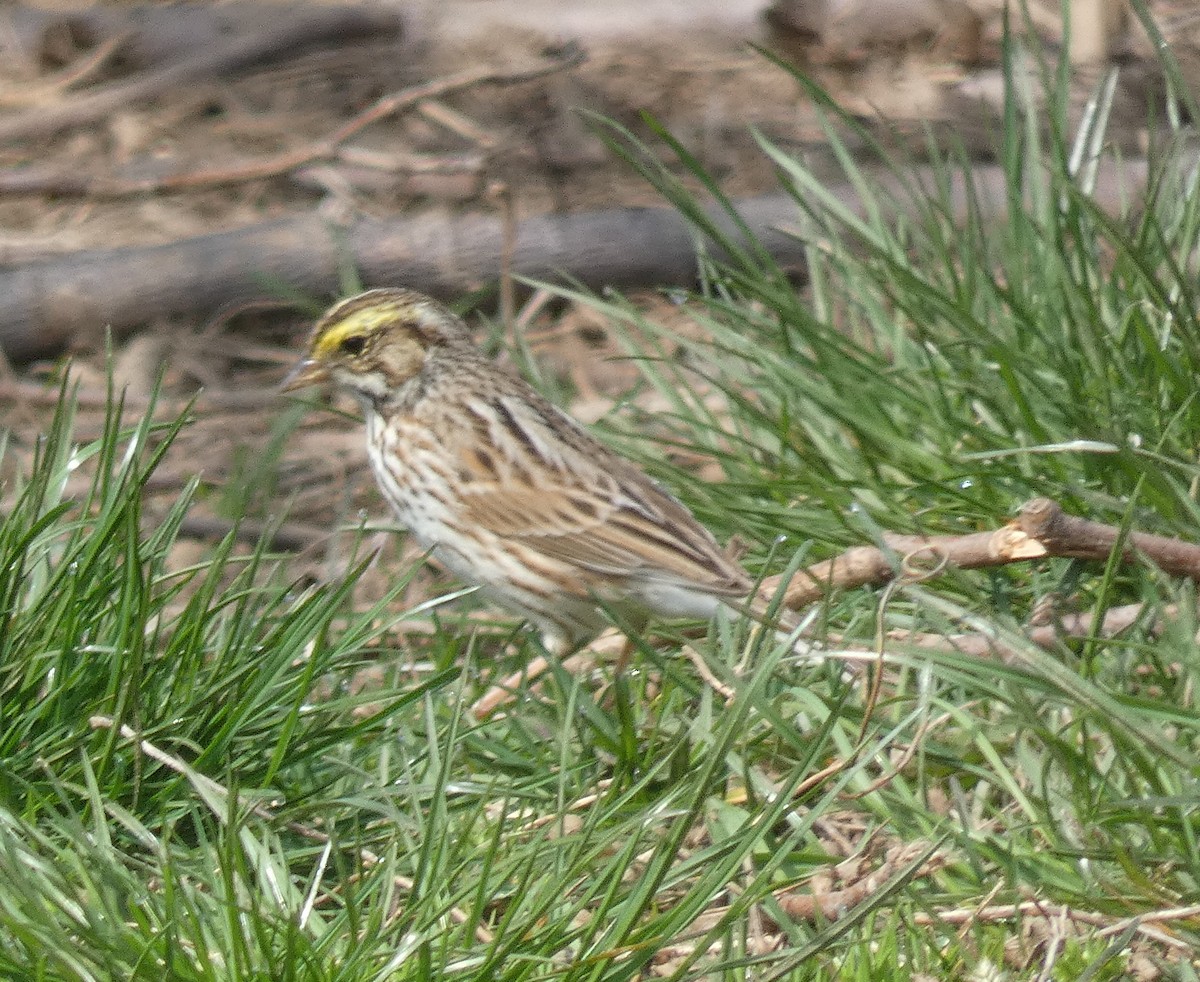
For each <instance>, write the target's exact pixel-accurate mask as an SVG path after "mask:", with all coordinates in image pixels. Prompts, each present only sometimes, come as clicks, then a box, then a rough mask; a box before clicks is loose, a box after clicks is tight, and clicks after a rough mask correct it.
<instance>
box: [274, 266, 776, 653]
mask: <svg viewBox="0 0 1200 982" xmlns="http://www.w3.org/2000/svg"><path fill="white" fill-rule="evenodd" d="M325 383H332V384H333V385H334V386H335V387H337V388H338V389H340V390H342V391H344V392H347V393H349V394H350V395H351V396H353V397H354V398H355V399H356V400H357V401H358V404H359V406H360V407H361V409H362V414H363V417H364V420H365V423H366V442H367V454H368V457H369V459H370V463H371V468H372V470H373V472H374V476H375V480H376V482H377V483H378V485H379V490H380V491H381V493H382V495H383V497H384V498H385V499H386V500H387V502H388V503H389V504H390V506H391V508H392V510H393V511H394V513H395V516H396V518H397V520H398V521H399V523H400V524H401V525H403V526H404V527H405V528H406V529H407V530H408V533H409V534H410V535H411V536H412V538H413V539H414V540H415V541H416V542H417V543H418V544H419V545H420V546H421V547H422V548H423V549H425V550H427V551H428V552H429V553H430V554H431V555H432V556H433V558H434V559H435V560H437V561H438V562H439V563H440V564H441V565H442V566H444V567H445V568H446V569H448V570H449V571H450V572H451V573H453V574H454V575H455V576H456V577H458V578H459V579H460V580H462V581H463V582H465V583H468V584H473V585H476V586H478V587H480V588H481V590H482V591H483V593H484V595H485V596H487V597H488V598H490V599H491V600H492V601H493V602H494V603H495V604H497V605H498V606H500V607H502V608H505V609H507V610H509V611H510V612H513V613H515V614H517V615H518V616H520V617H521V618H524V619H525V620H527V621H528V622H529V623H530V624H531V625H532V626H533V627H534V628H536V629H537V630H538V631H540V633H541V639H542V644H543V646H544V648H545V649H546V651H547V652H548V653H549V654H551V655H555V656H563V655H566V654H568V653H570V652H572V651H574V650H576V649H578V648H579V647H581V646H582V645H584V644H585V643H586V642H587V641H589V640H590V639H592V638H593V637H594V636H595V635H596V634H598V633H599V632H600V631H602V630H603V629H604V628H605V627H607V626H610V625H611V624H612V620H611V619H610V616H609V613H608V612H613V613H615V614H616V615H617V617H618V619H619V620H625V619H627V620H628V623H630V624H634V625H644V624H645V623H647V622H648V621H649V620H651V619H655V618H658V619H672V620H673V619H691V620H706V619H709V618H711V617H712V616H713V615H714V614H716V612H717V611H718V610H720V609H721V608H722V607H728V608H732V609H734V610H741V611H747V610H750V609H751V608H753V607H755V606H756V605H757V604H758V601H756V600H755V599H754V596H753V595H754V583H753V581H752V580H751V579H750V577H749V576H748V575H747V574H746V572H745V570H743V569H742V568H741V566H740V565H739V564H738V563H737V562H735V561H734V560H733V559H732V558H731V557H730V555H729V554H728V553H727V552H726V551H725V550H723V549H722V548H721V546H719V545H718V543H717V541H716V539H715V538H714V537H713V535H712V533H711V532H709V530H708V529H707V528H705V527H704V525H702V524H701V523H700V522H699V521H698V520H697V519H696V517H695V516H694V515H693V514H692V512H691V511H689V510H688V508H687V507H685V506H684V505H683V504H682V503H681V502H680V501H679V500H678V499H677V498H675V497H674V496H673V495H672V494H670V493H669V492H668V491H666V490H665V489H664V488H663V487H662V486H660V485H659V484H658V483H657V482H656V481H654V480H653V479H651V478H650V477H649V476H648V475H647V474H646V473H645V472H644V471H643V470H641V469H640V468H639V467H638V466H637V465H635V464H634V463H633V462H632V461H630V460H629V459H627V458H625V457H623V456H621V455H620V454H618V453H617V452H616V451H614V450H613V449H612V448H610V447H608V446H607V445H605V444H604V443H602V442H601V441H600V440H598V439H597V438H596V437H594V436H592V435H591V434H590V433H589V432H588V431H587V430H586V429H584V427H583V426H582V425H581V424H580V423H578V422H577V421H576V420H574V419H573V418H572V417H570V416H569V415H567V413H565V412H564V411H563V410H561V409H559V408H558V407H557V406H555V405H554V404H553V403H551V402H550V401H549V400H547V399H546V398H544V397H543V396H542V395H540V394H539V393H538V392H537V391H536V390H535V389H534V388H533V387H532V386H531V385H530V384H529V383H528V382H526V381H524V380H523V379H522V378H520V377H518V376H517V375H514V374H512V373H510V372H508V371H506V370H505V369H503V368H501V367H500V366H499V365H497V364H496V363H495V362H493V361H492V360H491V359H489V358H488V357H487V356H486V355H485V354H484V353H483V352H482V351H481V350H480V349H479V348H478V347H477V346H476V345H475V343H474V342H473V340H472V338H471V332H470V330H469V328H468V327H467V325H466V324H465V323H464V322H463V320H462V319H461V318H459V317H458V316H457V315H455V314H454V313H453V312H452V311H450V310H449V309H448V308H447V307H445V306H443V305H442V304H441V303H439V302H437V301H435V300H433V299H431V298H430V297H427V296H424V295H423V294H420V293H417V292H415V291H412V290H408V289H402V288H383V289H373V290H368V291H367V292H365V293H361V294H358V295H357V296H352V297H350V298H348V299H344V300H341V301H340V302H338V303H335V304H334V305H333V306H332V307H330V308H329V310H328V311H326V313H325V314H324V315H323V316H322V317H321V318H320V319H319V320H318V321H317V322H316V324H315V325H314V327H313V328H312V332H311V334H310V335H309V338H308V342H307V348H306V351H305V353H304V356H303V358H302V359H301V360H300V362H299V363H298V364H297V365H296V366H295V368H294V369H293V370H292V371H291V373H290V374H289V375H288V376H287V378H286V379H285V381H284V383H283V388H284V389H285V390H286V391H293V390H296V389H300V388H304V387H307V386H312V385H317V384H325ZM759 616H760V617H761V609H760V610H759ZM756 619H757V618H756Z"/></svg>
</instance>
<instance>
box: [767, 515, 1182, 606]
mask: <svg viewBox="0 0 1200 982" xmlns="http://www.w3.org/2000/svg"><path fill="white" fill-rule="evenodd" d="M1121 536H1122V530H1121V529H1120V528H1119V527H1117V526H1115V525H1103V524H1101V523H1099V522H1091V521H1088V520H1086V519H1083V518H1076V517H1075V516H1073V515H1068V514H1066V513H1065V512H1064V511H1063V510H1062V507H1061V506H1060V505H1059V504H1058V503H1057V502H1055V501H1051V500H1050V499H1049V498H1034V499H1033V500H1032V501H1028V502H1026V503H1025V504H1024V505H1022V506H1021V510H1020V512H1019V513H1018V515H1017V517H1016V518H1015V519H1014V520H1013V521H1011V522H1009V523H1008V524H1007V525H1005V526H1003V527H1002V528H998V529H996V530H995V531H992V532H975V533H972V534H970V535H936V536H922V535H897V534H894V533H885V534H884V536H883V545H882V546H881V547H877V546H855V547H854V548H851V549H847V550H846V551H845V552H843V553H842V554H841V555H840V556H835V557H834V558H833V559H828V560H825V561H824V562H820V563H816V564H814V565H812V566H809V567H808V568H807V569H803V570H801V571H800V572H798V573H797V574H796V575H795V576H794V577H793V579H792V582H791V584H790V585H789V586H788V588H787V591H786V592H785V593H784V597H783V602H784V604H785V606H787V607H791V608H794V609H795V608H800V607H805V606H807V605H808V604H810V603H814V602H815V601H817V600H820V599H821V598H822V597H824V596H825V595H826V594H827V593H828V592H829V591H830V590H832V589H835V588H837V589H846V588H849V587H857V586H877V585H879V584H881V583H887V582H889V581H890V580H893V579H895V578H897V577H898V576H904V577H908V578H922V579H923V578H926V577H928V576H929V575H930V570H933V571H934V572H940V571H941V570H942V569H944V568H946V567H950V566H954V567H957V568H959V569H983V568H986V567H989V566H1003V565H1006V564H1008V563H1016V562H1025V561H1027V560H1030V559H1043V558H1048V557H1052V556H1058V557H1065V558H1072V559H1107V558H1108V557H1109V555H1110V554H1111V553H1112V550H1113V549H1114V547H1115V546H1116V544H1117V542H1118V541H1120V539H1121ZM1143 558H1144V559H1145V560H1148V561H1149V562H1151V563H1153V564H1154V565H1155V566H1157V567H1159V568H1160V569H1161V570H1163V571H1164V572H1166V573H1170V574H1172V575H1175V576H1186V577H1188V578H1189V579H1191V580H1195V581H1198V582H1200V545H1196V544H1194V543H1190V542H1182V541H1180V540H1178V539H1171V538H1168V537H1166V536H1162V535H1150V534H1148V533H1145V532H1131V533H1129V535H1128V538H1127V540H1126V542H1125V549H1124V551H1123V553H1122V556H1121V559H1122V561H1123V562H1136V561H1138V560H1139V559H1143ZM779 585H780V580H779V578H778V577H768V578H767V580H765V581H764V582H763V590H764V591H766V592H768V593H769V592H771V591H773V590H776V589H778V588H779Z"/></svg>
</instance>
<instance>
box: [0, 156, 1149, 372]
mask: <svg viewBox="0 0 1200 982" xmlns="http://www.w3.org/2000/svg"><path fill="white" fill-rule="evenodd" d="M1146 173H1147V166H1146V164H1145V163H1144V162H1136V161H1134V162H1129V161H1125V162H1122V163H1121V164H1120V165H1116V164H1114V165H1113V166H1112V167H1107V168H1102V169H1101V171H1100V173H1099V176H1098V179H1097V186H1096V191H1095V200H1096V201H1097V203H1098V204H1100V205H1101V206H1103V207H1106V208H1114V209H1115V208H1116V207H1118V202H1120V201H1121V200H1123V199H1124V200H1128V198H1129V196H1131V195H1136V193H1137V188H1139V187H1141V186H1143V185H1144V183H1145V178H1146ZM937 179H938V178H937V176H936V175H934V174H933V173H932V172H931V171H928V170H920V169H918V170H915V171H914V172H913V173H912V174H908V175H904V176H896V175H890V176H889V175H883V176H881V177H880V183H881V184H884V185H887V186H889V188H890V190H891V192H892V193H894V194H896V195H897V197H898V200H900V201H905V200H909V198H910V197H911V195H910V191H911V187H912V186H919V185H922V184H924V183H925V182H932V181H934V180H937ZM946 180H947V181H949V183H950V185H951V187H950V191H949V193H950V196H951V198H952V204H953V207H954V209H955V214H960V213H964V212H965V210H966V208H967V207H968V204H967V203H968V201H974V202H975V204H976V206H977V207H978V206H979V205H980V203H986V202H991V203H993V206H994V207H995V208H996V211H997V217H1000V215H999V212H1000V211H1001V210H1002V208H1003V203H1004V201H1005V200H1006V198H1005V192H1004V187H1005V178H1004V174H1003V171H1002V169H1001V168H998V167H980V168H977V169H976V170H975V171H973V172H972V174H971V177H970V186H969V187H968V184H967V181H966V180H965V179H964V178H963V177H962V175H959V174H954V175H951V176H950V177H949V178H946ZM831 191H832V193H833V194H835V195H836V196H837V197H838V199H839V200H840V201H841V202H842V203H843V204H845V205H846V207H848V208H851V209H853V210H855V211H861V210H862V207H863V206H862V202H861V200H860V197H859V195H858V192H857V190H856V189H855V188H854V187H853V186H851V185H848V184H847V185H844V186H842V187H835V188H832V189H831ZM735 207H736V211H737V214H738V216H739V219H740V222H741V223H744V225H745V227H746V228H748V229H749V230H750V232H751V233H752V234H753V235H754V236H755V237H756V238H757V239H758V241H759V243H760V245H761V246H762V247H763V248H764V249H766V250H767V251H768V252H769V253H770V254H771V255H772V256H774V258H775V260H776V262H778V263H779V264H780V265H781V266H783V267H784V268H785V269H792V270H794V271H796V272H797V273H799V272H801V271H802V270H803V266H804V263H805V260H806V255H807V250H808V248H809V245H808V242H807V241H806V239H805V237H804V234H803V231H804V230H803V229H802V228H800V227H796V228H789V227H788V223H789V222H791V221H793V220H794V218H795V216H797V214H798V212H797V206H796V203H795V201H794V200H793V199H792V198H791V197H790V196H789V195H787V194H771V195H763V196H761V197H756V198H747V199H742V200H741V201H738V202H736V203H735ZM898 207H904V206H903V205H900V206H898ZM914 207H915V206H914ZM708 214H709V218H710V219H711V220H712V221H713V222H714V223H715V224H716V225H717V226H718V227H720V228H721V230H722V232H723V234H725V235H727V236H729V238H730V239H731V240H732V241H735V242H740V241H742V239H743V235H742V231H741V228H740V226H739V223H738V222H736V221H734V220H733V219H732V218H731V217H730V216H729V215H728V214H727V213H726V212H725V211H724V210H723V208H721V207H719V206H710V207H709V209H708ZM710 246H711V244H710ZM505 250H506V230H505V222H504V219H503V218H501V217H492V216H478V215H466V216H457V217H447V216H445V215H443V214H432V215H425V216H421V217H417V218H411V219H396V220H376V219H365V218H364V219H359V220H358V221H355V222H353V223H351V224H350V225H348V226H346V227H341V228H337V229H334V228H332V227H331V226H330V224H329V223H328V222H327V221H326V220H325V219H323V218H321V217H319V216H317V215H306V216H301V217H298V218H291V219H285V220H282V221H277V222H271V223H268V224H265V225H255V226H250V227H248V228H243V229H238V230H235V231H231V232H222V233H218V234H215V235H206V236H200V237H197V238H192V239H183V240H181V241H178V242H172V243H168V244H166V245H159V246H147V247H131V248H125V249H115V250H95V251H90V252H83V253H77V254H75V255H71V256H66V257H57V258H54V259H46V260H43V261H41V262H36V263H30V264H28V265H26V266H22V267H20V268H16V269H11V270H7V271H3V272H0V350H3V352H4V353H5V354H6V355H7V356H8V358H10V359H11V360H13V361H17V362H20V361H29V360H31V359H34V358H42V357H47V356H52V355H56V354H58V353H59V352H61V351H62V350H64V349H65V348H67V347H69V346H70V344H71V342H72V340H73V338H74V336H75V334H76V333H77V332H78V331H81V330H89V329H90V331H91V332H92V336H93V338H95V339H98V337H99V331H100V329H101V328H102V327H104V326H106V325H107V326H108V327H111V328H112V330H113V333H114V334H115V335H117V336H120V335H121V334H123V333H127V332H129V331H130V330H132V329H133V328H135V327H138V326H140V325H143V324H146V323H148V322H150V321H156V320H162V319H167V318H172V317H189V316H190V317H195V316H197V315H199V316H201V317H208V316H210V315H211V314H212V312H213V311H215V310H217V309H219V308H221V307H224V306H226V305H229V304H236V303H245V302H249V301H256V300H259V299H261V298H263V297H264V296H266V295H267V294H268V293H269V292H270V291H271V289H272V287H271V286H270V284H278V287H276V291H277V293H282V292H283V291H284V289H287V288H290V289H291V290H293V291H296V292H300V293H306V294H309V295H314V296H327V295H330V294H332V293H333V292H334V291H336V290H337V288H338V284H339V279H340V276H341V273H342V271H343V270H345V269H346V268H348V267H351V266H352V267H353V268H355V269H356V270H357V271H358V273H359V276H360V278H361V279H362V282H363V284H364V286H390V285H396V284H402V285H404V286H408V287H411V288H413V289H416V290H420V291H422V292H424V293H430V294H433V295H434V296H441V297H453V296H455V295H457V294H460V293H462V292H463V291H466V290H472V289H476V288H478V287H479V286H480V284H482V283H486V282H488V281H490V280H493V279H494V278H495V277H496V275H497V273H498V271H499V270H500V267H501V259H502V256H504V255H505ZM711 251H712V252H713V253H715V254H717V255H719V250H716V249H715V248H713V249H711ZM511 254H512V273H513V274H514V275H518V276H529V277H534V278H541V279H546V278H561V277H563V276H564V275H565V276H567V277H569V278H570V279H571V280H573V281H574V282H578V283H582V284H583V285H584V286H587V287H592V288H601V287H606V286H612V287H617V288H630V287H638V286H666V285H671V284H682V285H689V286H690V285H691V284H693V283H694V282H695V279H696V232H695V229H694V227H693V226H692V225H691V224H690V223H689V222H688V221H687V220H686V219H685V218H684V217H683V216H682V215H681V214H680V213H679V212H678V211H676V210H674V209H672V208H665V207H664V208H615V209H609V210H604V211H591V212H575V213H570V214H550V215H536V216H533V217H531V218H527V219H525V220H524V221H522V222H520V223H519V224H518V225H517V228H516V236H515V241H513V242H512V253H511Z"/></svg>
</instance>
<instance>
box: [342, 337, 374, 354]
mask: <svg viewBox="0 0 1200 982" xmlns="http://www.w3.org/2000/svg"><path fill="white" fill-rule="evenodd" d="M366 346H367V339H366V338H364V337H363V336H362V335H361V334H351V335H350V336H349V337H348V338H345V339H344V340H343V341H342V343H341V344H339V345H338V349H339V350H340V351H341V352H342V354H344V355H361V354H362V353H363V348H365V347H366Z"/></svg>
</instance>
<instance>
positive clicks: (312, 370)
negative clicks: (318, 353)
mask: <svg viewBox="0 0 1200 982" xmlns="http://www.w3.org/2000/svg"><path fill="white" fill-rule="evenodd" d="M328 379H329V370H328V369H327V368H326V367H325V366H324V365H323V364H321V362H319V361H316V360H314V359H312V358H305V359H304V361H302V362H300V363H299V364H298V365H297V366H296V367H295V368H293V369H292V370H291V371H290V372H288V373H287V377H286V378H285V379H284V380H283V382H282V383H281V384H280V386H279V388H280V390H281V391H283V392H292V391H294V390H296V389H303V388H305V387H306V386H309V385H319V384H320V383H322V382H325V381H328Z"/></svg>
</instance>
